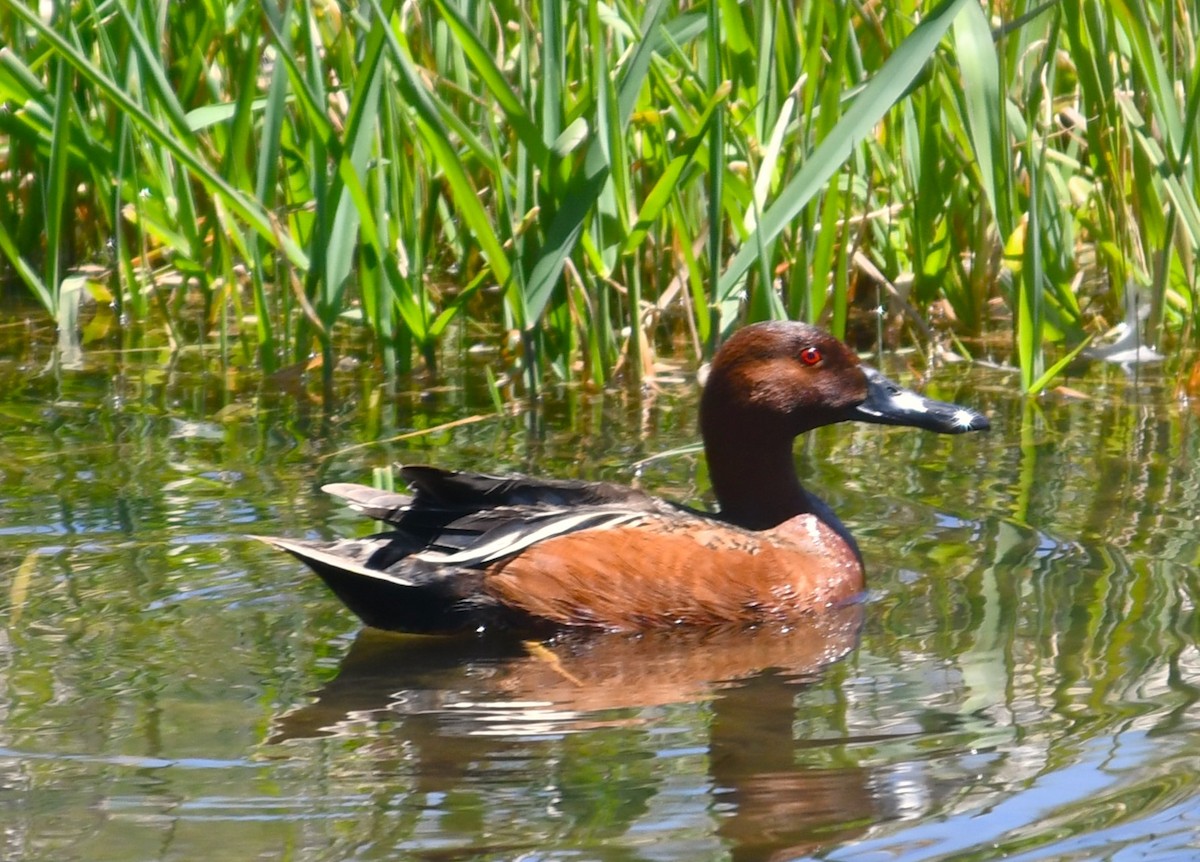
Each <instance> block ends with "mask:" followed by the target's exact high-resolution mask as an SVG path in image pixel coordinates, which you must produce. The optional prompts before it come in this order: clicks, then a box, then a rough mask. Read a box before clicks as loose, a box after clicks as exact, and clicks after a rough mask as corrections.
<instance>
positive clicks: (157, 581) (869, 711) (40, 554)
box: [0, 344, 1200, 860]
mask: <svg viewBox="0 0 1200 862" xmlns="http://www.w3.org/2000/svg"><path fill="white" fill-rule="evenodd" d="M51 356H52V351H51V350H50V349H48V348H47V349H44V350H42V349H39V348H35V347H29V346H28V345H26V346H24V347H22V346H13V345H11V344H10V345H7V346H6V348H5V351H4V352H3V354H2V355H0V482H2V484H0V692H2V694H0V858H4V859H17V858H20V859H24V860H73V859H78V860H192V859H209V858H213V857H214V856H216V857H217V858H220V859H222V860H242V859H246V860H249V859H289V860H347V859H355V860H382V859H428V860H453V859H496V860H500V859H514V858H521V859H527V860H549V859H571V860H575V859H580V860H582V859H589V860H590V859H603V860H609V859H612V860H643V859H644V860H682V859H687V860H696V859H731V860H767V859H772V860H773V859H807V858H819V859H830V860H929V859H965V860H972V859H978V860H987V859H995V858H999V857H1001V856H1003V857H1005V858H1008V859H1019V860H1034V859H1046V860H1050V859H1054V860H1063V859H1066V860H1072V859H1078V860H1084V859H1088V860H1091V859H1113V860H1121V859H1152V860H1166V859H1194V858H1200V838H1197V831H1198V829H1200V783H1198V780H1197V777H1196V776H1197V775H1200V744H1198V743H1200V733H1198V730H1200V709H1198V708H1197V705H1196V701H1197V698H1198V696H1200V653H1198V652H1197V647H1196V635H1197V627H1198V619H1197V613H1196V600H1197V590H1198V586H1200V584H1198V580H1197V562H1198V559H1200V533H1198V532H1197V530H1196V529H1195V527H1194V522H1195V520H1196V516H1197V513H1200V435H1198V434H1197V419H1196V416H1195V415H1194V414H1193V413H1192V412H1191V410H1190V409H1189V407H1188V406H1187V405H1186V404H1185V403H1182V402H1180V401H1179V400H1177V399H1176V398H1175V397H1174V395H1173V393H1172V390H1171V386H1170V385H1169V384H1168V383H1166V382H1164V381H1163V380H1161V379H1158V378H1155V377H1145V376H1143V377H1142V378H1141V379H1132V378H1129V377H1127V376H1126V375H1125V374H1123V373H1122V372H1121V371H1120V370H1118V369H1114V368H1103V369H1092V370H1091V371H1089V372H1087V373H1086V374H1084V375H1083V376H1080V377H1076V378H1073V379H1071V380H1070V381H1069V387H1070V389H1069V390H1067V389H1062V390H1059V391H1057V392H1055V393H1051V394H1050V395H1047V396H1045V397H1044V398H1042V399H1040V400H1037V401H1028V400H1024V399H1022V398H1021V397H1020V396H1019V395H1018V394H1017V381H1016V379H1015V377H1013V376H1012V375H1010V374H1007V373H1005V372H1003V371H998V370H987V369H978V368H977V369H971V370H968V369H965V368H961V367H955V368H948V369H943V370H942V371H939V372H938V373H937V374H935V375H934V377H933V379H932V380H931V381H930V383H929V384H928V386H927V391H930V392H931V393H932V394H935V395H937V396H938V397H943V398H949V399H954V400H960V401H962V402H964V403H967V404H971V405H974V406H978V407H980V408H982V409H984V410H985V411H986V412H987V413H988V414H989V415H990V416H991V417H992V421H993V431H992V432H991V433H990V434H977V435H966V436H963V437H953V438H949V437H939V436H935V435H930V434H925V433H922V432H914V431H906V430H901V429H885V428H879V427H867V426H849V425H845V426H840V427H836V428H829V429H823V430H821V431H820V432H817V433H814V434H811V435H809V436H808V437H807V438H806V439H804V440H802V441H800V442H799V443H798V444H797V447H796V459H797V463H798V465H799V468H800V470H801V475H802V476H803V477H805V478H806V481H807V482H808V483H809V485H810V486H811V487H812V488H814V489H818V490H819V491H820V492H821V493H823V495H824V496H825V497H826V499H827V500H828V501H829V502H830V503H831V504H832V505H833V507H834V508H835V509H836V510H837V511H838V512H839V513H841V514H842V516H843V518H844V520H845V521H846V522H847V524H848V525H849V527H850V528H851V529H852V530H853V531H854V532H855V533H856V535H857V536H858V538H859V540H860V543H861V545H862V547H863V552H864V555H865V557H866V560H867V566H868V577H869V580H870V584H871V592H870V597H869V600H868V601H867V602H866V603H865V604H864V605H862V606H861V607H858V608H853V609H849V610H848V611H846V612H845V613H844V614H843V615H841V616H839V617H833V618H827V619H823V620H821V622H820V624H819V625H815V626H813V627H799V628H797V629H794V630H792V631H790V632H786V633H784V632H779V631H751V632H744V631H742V632H705V633H696V632H681V633H673V634H668V635H657V636H647V637H642V638H629V637H618V636H599V637H591V638H583V639H568V640H562V641H558V642H551V643H548V644H544V645H540V646H539V645H526V644H519V643H517V644H496V643H482V642H478V641H476V640H473V639H471V638H466V639H456V640H438V639H422V638H412V637H400V636H393V635H385V634H382V633H379V632H372V631H364V630H362V629H361V628H360V626H359V625H358V624H357V623H356V621H355V620H354V619H353V618H352V617H351V616H350V615H349V613H348V612H346V611H345V610H343V609H342V607H341V606H340V604H339V603H338V602H337V601H336V600H335V599H334V598H333V597H332V596H331V595H330V594H329V593H328V592H327V591H326V589H325V587H324V586H323V585H322V584H321V583H320V582H319V581H318V580H317V579H316V578H315V577H313V576H311V575H310V574H309V573H308V572H307V570H306V569H304V568H303V567H302V566H300V565H299V564H298V563H296V562H295V561H294V560H292V559H291V558H290V557H287V556H285V555H283V554H280V553H278V552H275V551H272V550H271V549H270V548H267V547H266V546H264V545H261V544H259V543H257V542H254V541H252V540H249V539H247V538H246V534H249V533H270V534H277V535H285V536H295V537H304V536H307V537H319V536H325V537H332V536H335V535H349V534H353V533H355V532H367V531H369V530H370V524H368V523H362V522H360V520H359V519H357V518H356V517H355V516H354V515H353V514H352V513H348V512H346V511H344V510H342V509H341V508H340V507H339V506H337V505H336V504H335V503H333V502H332V501H330V500H328V499H326V498H325V497H324V496H323V495H322V494H321V493H320V492H319V491H318V488H319V486H320V485H321V484H322V483H324V482H330V481H366V482H370V481H371V476H372V470H373V468H376V467H382V466H386V465H388V464H389V463H391V462H393V461H402V462H434V463H437V464H440V465H443V466H447V467H457V468H470V469H479V470H485V471H488V472H506V471H523V472H529V473H535V474H541V475H559V476H575V477H582V478H604V479H610V480H615V481H622V482H631V481H639V482H640V483H641V485H642V486H643V487H645V488H647V489H649V490H652V491H655V492H657V493H661V494H663V495H664V496H669V497H672V498H675V499H679V500H683V501H686V502H691V503H695V504H704V502H705V499H706V498H705V481H704V474H703V469H702V464H701V459H699V458H698V457H697V456H696V455H692V454H684V455H679V456H675V457H668V458H660V459H657V460H654V461H652V462H650V463H649V464H647V465H645V466H644V467H641V468H638V469H635V468H633V467H632V466H631V465H633V464H634V463H635V462H638V461H639V460H640V459H643V458H646V457H648V456H651V455H654V454H656V453H661V452H665V451H667V450H671V449H673V448H675V447H679V446H683V445H686V444H688V443H692V442H694V441H695V439H696V436H695V431H694V425H695V408H696V400H695V397H694V388H695V386H694V382H693V381H692V379H691V378H690V377H687V376H686V375H681V376H680V379H679V380H678V381H674V380H666V381H664V382H663V384H662V385H661V386H660V387H659V389H658V390H657V391H655V392H653V393H648V394H646V395H645V396H643V397H638V398H633V397H630V396H629V395H628V394H620V393H607V394H603V393H602V394H584V393H582V392H580V391H578V390H569V391H563V392H555V393H550V395H549V396H548V397H547V398H546V400H545V402H544V403H543V404H541V405H540V406H537V407H536V408H535V407H526V408H525V409H523V410H521V411H520V412H516V413H514V414H511V415H496V414H495V413H494V412H493V408H492V406H491V400H490V398H489V396H488V394H487V392H486V389H485V388H484V387H482V386H476V385H467V386H452V385H434V383H435V382H434V381H416V382H415V383H414V385H413V387H412V391H406V392H403V393H400V394H389V392H388V391H387V389H386V388H385V387H383V386H381V385H379V383H378V381H377V380H376V379H374V377H373V373H372V372H371V370H370V369H369V368H367V367H365V366H364V367H350V368H346V369H342V370H340V371H339V373H338V375H337V379H336V384H335V392H334V395H335V399H334V402H333V403H332V405H331V409H330V410H328V411H324V410H323V409H322V405H321V404H320V402H319V401H317V400H315V399H314V398H313V397H312V395H311V394H310V393H309V391H308V390H305V389H303V388H297V387H296V386H295V382H296V381H295V380H294V379H293V378H289V377H288V376H287V375H282V376H280V377H279V378H277V379H275V380H269V381H260V380H255V379H250V378H248V377H246V376H245V375H239V374H238V373H235V372H234V371H228V370H223V369H221V367H220V366H219V363H217V362H216V361H215V360H214V359H213V358H212V357H211V356H206V355H203V354H200V353H186V352H185V353H182V354H178V355H175V356H174V357H169V356H168V355H167V354H165V353H162V354H160V353H158V352H156V351H151V350H147V351H143V352H141V353H125V354H120V353H109V352H105V351H103V350H90V351H85V354H84V357H83V360H82V362H81V363H79V364H78V366H77V367H75V368H70V369H68V368H64V367H62V366H61V365H56V364H55V363H54V362H53V361H51ZM888 370H889V371H890V372H892V373H894V374H896V376H900V377H905V374H904V372H903V369H902V368H899V367H894V368H889V369H888ZM482 376H483V375H482V374H481V373H479V370H478V369H477V368H476V369H474V370H472V369H469V368H468V369H466V370H465V372H464V373H463V375H462V377H463V378H464V379H466V380H476V379H479V378H482ZM905 379H906V380H910V379H911V378H907V377H906V378H905ZM413 432H419V433H415V434H414V433H413ZM405 435H408V436H405ZM379 441H385V442H379Z"/></svg>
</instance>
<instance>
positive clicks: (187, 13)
mask: <svg viewBox="0 0 1200 862" xmlns="http://www.w3.org/2000/svg"><path fill="white" fill-rule="evenodd" d="M1198 21H1200V8H1198V7H1197V3H1196V2H1195V0H1183V2H1179V3H1173V4H1167V5H1166V6H1163V7H1157V6H1154V5H1153V4H1151V5H1148V6H1147V5H1144V4H1126V3H1115V4H1108V5H1104V6H1100V5H1098V4H1091V3H1084V2H1082V0H1064V2H1056V3H1046V4H1043V5H1038V6H1032V5H1029V4H1025V3H1002V2H996V3H992V4H989V7H988V8H987V9H986V10H985V9H984V8H982V7H981V6H979V5H978V4H977V3H972V2H965V0H947V2H943V3H940V4H937V5H936V6H935V7H933V8H932V9H921V8H920V4H916V3H912V2H889V3H884V4H871V5H868V6H859V5H855V4H848V3H839V4H825V3H813V4H802V5H801V6H800V7H799V8H796V7H794V5H793V4H787V3H772V2H766V0H751V2H748V3H732V2H723V0H715V2H713V3H711V4H709V5H707V6H705V5H697V6H689V7H685V8H683V9H677V8H676V7H675V5H674V4H668V3H666V2H663V0H653V1H652V2H649V3H646V4H613V5H609V4H605V3H600V2H598V0H590V2H587V3H566V2H542V3H537V4H531V5H526V4H514V3H500V4H473V3H467V2H461V0H435V2H432V3H430V4H401V3H397V2H395V0H370V2H368V3H364V4H361V5H356V6H354V7H346V6H343V5H341V4H337V3H334V2H329V0H320V2H314V0H308V2H304V3H299V4H292V3H288V4H285V5H284V6H283V7H282V8H279V7H276V6H261V5H260V4H232V5H226V6H209V5H196V4H165V5H163V4H156V3H151V2H149V0H134V2H130V3H123V4H121V3H118V4H110V3H105V2H99V3H97V2H82V3H76V4H59V5H57V6H55V7H54V11H53V13H52V14H51V15H50V16H49V17H43V15H42V10H41V9H40V7H39V6H38V5H37V4H31V3H28V2H18V3H14V4H10V5H9V6H8V7H7V11H6V12H5V13H4V14H3V15H2V16H0V43H2V44H3V45H5V46H7V47H4V48H2V49H0V105H2V109H0V260H2V261H4V264H3V266H4V267H6V269H5V270H3V271H0V278H3V279H4V280H5V281H6V282H9V283H10V284H12V285H24V289H25V290H27V291H28V292H29V293H30V294H31V295H32V296H34V297H35V298H36V299H37V300H38V302H40V303H41V304H42V305H43V306H44V307H45V308H46V310H47V311H48V312H49V313H50V314H52V315H54V316H55V317H56V318H57V320H58V322H59V325H60V326H61V327H62V328H63V329H64V331H65V332H67V333H68V335H73V334H74V333H75V332H76V329H77V327H78V310H79V305H80V302H81V300H83V299H85V298H86V297H88V296H89V295H90V296H91V297H93V298H95V299H96V300H98V301H99V302H100V303H101V305H102V306H107V305H109V304H111V305H112V307H113V313H112V314H111V315H110V317H109V318H106V320H108V321H110V322H109V324H108V327H109V328H108V329H107V330H105V332H109V331H111V332H112V333H115V335H113V336H112V337H114V338H118V339H120V341H121V343H122V344H125V345H128V344H129V343H132V342H135V341H136V339H137V338H138V332H139V331H142V330H144V329H145V328H147V327H165V328H166V329H167V331H168V336H169V338H170V340H171V342H172V343H173V344H175V345H183V344H189V343H203V344H211V345H214V346H215V347H217V348H218V349H219V350H220V351H221V355H222V356H223V357H224V360H225V361H227V362H240V363H250V362H257V363H259V364H261V365H262V367H263V368H264V369H265V370H267V371H273V370H276V369H278V368H281V367H283V366H287V365H291V364H294V363H313V361H312V360H311V359H310V357H312V356H313V355H314V354H316V355H317V356H318V357H319V359H318V360H317V362H319V364H321V365H322V367H324V368H326V369H330V368H332V367H333V365H334V362H335V360H336V353H337V344H338V338H337V335H338V333H339V332H343V331H345V332H349V333H350V337H352V338H356V339H357V340H358V341H359V342H365V343H366V344H369V345H370V346H371V349H372V351H373V353H374V354H375V355H376V356H378V358H379V360H380V361H381V363H382V364H383V366H384V367H385V368H386V369H388V371H389V372H391V373H401V372H403V371H405V370H407V369H409V368H411V367H412V365H413V363H414V362H415V361H420V362H423V363H425V364H434V363H435V362H436V361H437V357H438V349H439V345H440V344H441V342H442V340H443V339H444V338H445V336H446V333H447V332H448V331H449V329H450V328H451V327H452V326H453V325H455V324H456V323H461V322H462V321H465V320H469V321H472V322H475V321H483V322H487V323H488V324H491V325H492V327H493V329H501V330H503V331H506V332H509V333H512V337H511V341H512V342H513V344H514V345H515V346H517V350H516V351H515V355H516V356H517V357H518V358H519V361H520V363H521V369H522V374H523V378H524V380H525V384H526V386H527V387H528V388H530V389H536V388H537V387H538V386H539V385H541V382H542V381H543V380H545V379H546V377H547V375H553V376H555V377H557V378H559V379H565V380H571V379H579V378H583V379H587V380H590V381H592V382H595V383H603V382H605V381H608V380H610V379H612V378H613V377H614V376H618V375H623V376H624V377H625V378H627V379H630V380H633V381H638V380H640V379H642V377H643V376H644V375H645V374H647V373H648V371H649V370H650V369H651V368H652V367H653V360H654V357H655V355H656V352H657V351H659V350H661V349H665V348H666V347H667V346H669V347H670V349H680V348H682V349H684V350H686V351H687V352H689V353H690V354H691V355H693V356H696V357H700V356H704V355H707V354H708V353H709V352H710V351H711V348H712V347H713V346H714V345H715V344H716V343H717V342H718V341H719V340H720V338H721V336H722V334H723V333H725V332H727V331H729V330H730V329H731V328H733V327H734V326H736V325H738V324H740V323H743V322H746V321H748V320H758V319H766V318H771V317H785V316H786V317H791V318H794V319H802V320H808V321H820V322H823V323H825V324H827V325H828V326H830V328H832V329H833V330H834V331H835V332H836V333H837V334H839V335H841V334H844V333H846V331H847V329H848V328H851V327H852V326H854V325H856V322H857V324H858V325H862V326H866V327H867V328H868V329H870V330H871V331H874V330H875V328H876V326H878V329H879V331H881V332H882V331H883V329H884V328H885V326H886V329H887V333H886V334H887V335H888V340H889V341H890V342H892V343H895V342H896V341H897V340H903V341H907V342H916V343H918V344H920V345H922V346H927V345H928V344H929V343H930V342H931V341H936V342H937V343H938V344H939V345H941V346H946V347H952V349H955V350H959V351H963V350H968V349H971V350H974V351H975V352H980V351H984V350H998V351H1001V355H1000V356H998V357H994V358H999V359H1002V360H1009V359H1011V360H1013V361H1015V362H1016V363H1017V364H1019V365H1020V367H1021V369H1022V384H1023V387H1024V388H1025V389H1026V390H1030V391H1032V390H1037V389H1039V388H1040V387H1041V386H1043V385H1045V383H1046V382H1047V381H1048V380H1049V379H1050V378H1051V377H1052V376H1053V374H1054V373H1055V372H1056V371H1057V370H1058V367H1059V365H1058V363H1056V362H1054V361H1053V358H1054V356H1055V355H1063V354H1065V353H1066V351H1067V350H1068V349H1070V348H1073V347H1075V346H1077V345H1079V344H1081V343H1082V341H1083V340H1084V339H1085V337H1086V336H1088V335H1089V334H1092V333H1094V332H1097V331H1101V330H1103V329H1104V328H1106V325H1107V324H1112V323H1116V322H1117V321H1118V320H1119V319H1120V318H1121V317H1122V315H1123V313H1124V310H1125V308H1126V307H1127V303H1126V294H1128V293H1133V294H1134V295H1136V296H1137V297H1138V298H1140V299H1142V300H1144V303H1142V304H1143V305H1144V306H1145V308H1146V312H1147V313H1146V314H1145V318H1146V319H1145V323H1144V325H1145V327H1146V333H1145V340H1146V341H1147V343H1150V344H1160V345H1161V344H1162V343H1163V341H1164V339H1165V338H1166V337H1167V336H1170V337H1171V338H1174V339H1175V340H1176V341H1179V342H1181V343H1184V342H1186V341H1187V340H1188V339H1190V338H1191V337H1192V335H1191V333H1193V332H1194V331H1195V328H1194V327H1193V325H1192V324H1193V322H1194V317H1195V302H1194V298H1195V293H1196V289H1197V275H1196V271H1195V264H1194V261H1195V257H1196V253H1197V251H1198V250H1200V178H1198V177H1197V173H1196V168H1195V165H1196V164H1197V161H1198V158H1197V157H1198V156H1200V144H1198V143H1197V140H1196V134H1195V130H1196V126H1197V112H1198V109H1200V73H1198V71H1197V70H1198V69H1200V65H1198V64H1197V59H1196V45H1197V44H1198V41H1200V34H1198V33H1197V32H1196V28H1197V26H1198V25H1197V22H1198ZM877 309H878V310H880V311H881V314H882V317H883V319H882V320H880V321H879V323H878V324H876V323H874V322H873V320H874V315H873V314H872V313H871V312H873V311H875V310H877ZM995 333H1003V334H1005V335H1009V336H1011V337H1009V338H1006V339H1002V340H1001V341H1000V342H999V343H1001V344H1003V345H1004V346H1002V347H999V348H997V347H974V348H971V347H964V346H963V345H964V343H966V344H968V345H969V344H970V342H969V338H970V337H973V336H980V335H987V334H995ZM93 335H94V334H93ZM983 343H986V344H995V343H997V342H996V340H995V339H990V340H988V341H986V342H983ZM1010 345H1011V347H1010ZM1057 345H1061V346H1062V349H1059V348H1058V347H1057ZM1052 349H1053V350H1054V351H1055V353H1048V351H1050V350H1052ZM1010 350H1011V354H1012V355H1011V356H1009V355H1008V352H1009V351H1010ZM1048 356H1049V358H1048ZM313 364H314V365H315V364H316V363H313Z"/></svg>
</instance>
